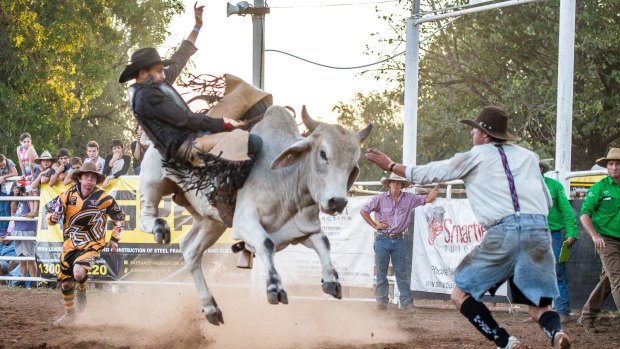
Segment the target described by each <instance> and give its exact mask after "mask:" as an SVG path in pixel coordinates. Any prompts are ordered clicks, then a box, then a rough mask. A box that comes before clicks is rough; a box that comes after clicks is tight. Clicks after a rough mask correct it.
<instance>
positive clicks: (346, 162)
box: [139, 106, 372, 325]
mask: <svg viewBox="0 0 620 349" xmlns="http://www.w3.org/2000/svg"><path fill="white" fill-rule="evenodd" d="M302 119H303V121H304V124H305V125H306V127H307V128H308V130H309V131H310V134H309V135H308V136H307V137H302V136H301V135H300V133H299V131H298V129H297V125H296V124H295V122H294V119H293V118H292V117H291V114H290V113H289V112H288V111H287V110H286V109H284V108H282V107H278V106H272V107H270V108H269V109H268V110H267V111H266V112H265V116H264V118H263V120H261V121H260V122H259V123H257V124H256V125H255V126H254V128H253V129H252V133H254V134H256V135H258V136H260V137H261V138H262V139H263V148H262V151H261V153H260V154H259V156H258V157H257V158H256V161H255V164H254V166H253V167H252V170H251V172H250V174H249V176H248V178H247V180H246V182H245V184H244V186H243V187H242V188H241V189H240V190H239V191H238V193H237V206H236V209H235V213H234V217H233V239H237V240H242V241H244V242H245V247H246V249H248V250H250V251H252V252H254V253H255V254H256V256H258V258H260V259H261V261H262V262H263V264H264V265H265V268H266V271H267V275H268V277H267V299H268V301H269V303H272V304H278V303H284V304H286V303H288V297H287V294H286V291H285V290H284V288H283V287H282V282H281V279H280V276H279V274H278V272H277V271H276V268H275V265H274V261H273V258H274V253H275V252H276V251H277V250H280V249H282V248H284V247H286V246H288V245H289V244H291V243H293V244H296V243H301V244H303V245H305V246H307V247H309V248H312V249H314V250H315V251H316V253H317V254H318V256H319V259H320V262H321V267H322V287H323V291H324V292H325V293H327V294H330V295H333V296H334V297H336V298H341V297H342V290H341V285H340V282H339V280H338V273H337V272H336V270H335V268H334V266H333V264H332V261H331V257H330V244H329V240H328V238H327V236H326V235H325V234H324V233H323V232H322V231H321V226H320V221H319V212H323V213H326V214H330V215H335V214H338V213H341V212H342V211H343V210H344V208H345V207H346V205H347V198H346V197H347V192H348V189H349V188H350V187H351V185H352V184H353V182H354V181H355V179H356V178H357V175H358V173H359V168H358V166H357V163H358V160H359V157H360V143H361V142H362V141H363V140H364V139H365V138H366V137H367V136H368V135H369V134H370V131H371V129H372V125H368V126H367V127H366V128H365V129H363V130H361V131H359V132H352V131H349V130H347V129H345V128H343V127H342V126H339V125H332V124H326V123H321V122H316V121H314V120H313V119H312V118H311V117H310V116H309V115H308V113H307V111H306V109H305V107H304V108H303V110H302ZM152 148H153V147H151V148H149V150H148V151H147V152H146V154H145V156H144V160H143V162H142V172H141V183H140V190H141V202H142V211H141V215H140V221H139V227H140V229H141V230H144V231H148V232H153V233H155V234H156V236H161V234H162V233H164V234H165V233H166V232H169V228H168V226H167V224H166V222H165V221H164V220H163V219H160V218H157V204H158V202H159V200H160V199H161V197H162V195H166V194H170V193H173V192H178V191H179V190H178V186H180V185H181V184H180V183H181V181H180V180H179V179H177V178H175V177H174V176H173V175H171V174H169V173H166V171H165V170H164V169H163V167H162V166H161V156H160V155H159V153H158V152H157V151H156V150H155V149H152ZM162 176H164V177H165V178H164V180H163V181H162ZM206 194H207V193H205V192H202V191H198V192H196V191H188V192H185V193H184V194H182V195H184V196H185V199H186V200H187V202H189V205H188V206H187V207H186V208H187V209H188V211H189V212H190V213H191V214H192V216H193V219H194V221H193V223H192V226H191V228H190V229H189V231H188V232H187V234H186V235H185V236H184V237H183V239H182V241H181V244H180V246H181V250H182V251H183V257H184V259H185V263H186V265H187V267H188V269H189V271H190V272H191V274H192V276H193V278H194V282H195V284H196V287H197V289H198V293H199V296H200V300H201V305H202V311H203V313H204V314H205V316H206V318H207V320H208V321H209V322H210V323H212V324H214V325H219V324H220V323H222V324H223V323H224V319H223V316H222V312H221V310H220V309H219V307H218V305H217V303H216V302H215V299H214V298H213V296H212V294H211V292H210V291H209V288H208V286H207V282H206V280H205V277H204V274H203V271H202V264H201V261H202V255H203V253H204V252H205V251H206V250H207V248H209V247H210V246H211V245H213V244H214V243H215V242H216V241H217V239H218V238H219V237H220V236H221V235H222V233H223V232H224V230H225V229H226V227H225V226H224V225H223V223H222V221H221V219H220V217H219V215H218V212H217V210H216V209H215V208H214V207H213V206H211V205H210V204H209V201H208V199H207V196H206ZM177 195H178V194H177Z"/></svg>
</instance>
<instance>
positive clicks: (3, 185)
mask: <svg viewBox="0 0 620 349" xmlns="http://www.w3.org/2000/svg"><path fill="white" fill-rule="evenodd" d="M15 176H17V168H16V167H15V164H14V163H13V161H12V160H11V159H7V157H6V156H4V155H3V154H0V196H10V195H11V185H12V183H11V182H7V180H8V179H9V178H11V177H15ZM10 215H11V204H10V203H9V202H8V201H0V217H9V216H10ZM8 225H9V222H6V221H0V238H2V237H4V236H5V235H6V228H7V227H8Z"/></svg>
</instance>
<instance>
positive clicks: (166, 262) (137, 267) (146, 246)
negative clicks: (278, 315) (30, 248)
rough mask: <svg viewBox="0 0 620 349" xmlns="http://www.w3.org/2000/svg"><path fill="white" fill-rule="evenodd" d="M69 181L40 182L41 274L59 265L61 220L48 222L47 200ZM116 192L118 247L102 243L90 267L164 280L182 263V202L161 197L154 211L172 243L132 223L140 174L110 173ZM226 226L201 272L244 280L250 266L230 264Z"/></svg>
mask: <svg viewBox="0 0 620 349" xmlns="http://www.w3.org/2000/svg"><path fill="white" fill-rule="evenodd" d="M69 188H70V186H62V185H57V186H54V187H50V186H48V185H43V186H42V187H41V194H40V195H41V201H40V212H41V213H40V217H39V227H38V228H39V229H38V232H37V249H36V259H37V264H38V267H39V270H40V272H41V276H42V277H44V278H55V277H56V276H57V275H58V272H59V270H60V264H59V263H60V254H61V252H62V244H63V238H62V231H61V229H62V225H61V224H57V225H54V226H48V225H47V223H46V222H45V212H46V211H47V208H48V204H49V202H50V201H51V200H52V199H54V198H55V197H56V196H57V195H59V194H60V193H62V192H63V191H65V190H67V189H69ZM105 190H106V192H108V193H109V194H110V195H111V196H112V197H114V198H115V200H116V201H117V203H118V204H119V206H121V208H122V210H123V212H124V213H125V215H126V221H125V228H124V230H123V233H122V236H121V241H120V244H119V249H118V253H115V254H113V255H111V254H110V253H109V250H108V248H107V247H106V248H104V249H103V251H102V253H101V257H99V258H98V259H96V260H95V262H94V264H93V267H92V268H91V270H90V272H89V278H90V279H94V280H139V281H150V280H165V279H166V277H167V276H168V275H170V274H173V273H174V272H176V271H178V270H179V269H181V268H184V266H185V263H184V261H183V255H182V253H181V250H180V249H179V242H180V241H181V238H182V237H183V235H184V234H185V233H186V232H187V231H188V230H189V228H190V225H191V223H192V217H191V215H190V214H189V213H188V212H187V211H186V210H185V209H184V208H183V207H181V206H177V205H175V204H174V202H173V201H172V200H171V198H170V197H164V198H163V199H162V201H161V203H160V206H159V216H160V217H161V218H163V219H165V220H166V221H167V222H168V225H169V226H170V229H171V235H172V236H171V243H170V244H169V245H157V244H156V243H155V241H154V239H153V235H152V234H149V233H145V232H142V231H141V230H139V229H138V228H137V222H138V218H139V212H140V200H139V197H140V196H139V177H137V176H123V177H120V178H118V179H113V180H112V181H111V182H110V184H109V185H108V187H106V188H105ZM112 223H113V222H112V221H111V220H109V221H108V225H107V229H106V230H107V233H108V234H107V239H109V238H110V235H111V230H112V228H113V227H112ZM230 234H231V231H230V229H228V230H227V231H226V232H224V234H223V235H222V236H221V237H220V239H219V240H218V241H217V242H216V243H215V244H214V245H213V246H211V248H209V249H208V250H207V253H205V255H204V257H203V263H204V265H205V266H208V267H207V268H205V274H206V275H207V276H209V277H212V279H213V278H215V279H217V281H218V282H222V283H224V284H231V283H232V284H248V283H249V282H250V280H249V277H248V276H249V272H248V271H246V270H242V269H238V268H235V262H236V260H237V258H236V257H237V256H236V255H234V254H233V253H232V250H231V248H230V246H231V245H232V244H233V241H232V240H231V237H230V236H231V235H230Z"/></svg>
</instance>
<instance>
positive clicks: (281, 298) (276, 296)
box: [267, 290, 288, 304]
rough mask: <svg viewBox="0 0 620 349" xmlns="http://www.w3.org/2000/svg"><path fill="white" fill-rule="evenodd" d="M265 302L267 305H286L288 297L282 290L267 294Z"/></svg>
mask: <svg viewBox="0 0 620 349" xmlns="http://www.w3.org/2000/svg"><path fill="white" fill-rule="evenodd" d="M267 301H268V302H269V304H278V303H282V304H288V296H287V295H286V291H284V290H280V291H278V292H267Z"/></svg>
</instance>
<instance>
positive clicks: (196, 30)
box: [192, 25, 200, 33]
mask: <svg viewBox="0 0 620 349" xmlns="http://www.w3.org/2000/svg"><path fill="white" fill-rule="evenodd" d="M192 31H193V32H196V33H198V32H200V27H199V26H197V25H196V26H194V29H192Z"/></svg>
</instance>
